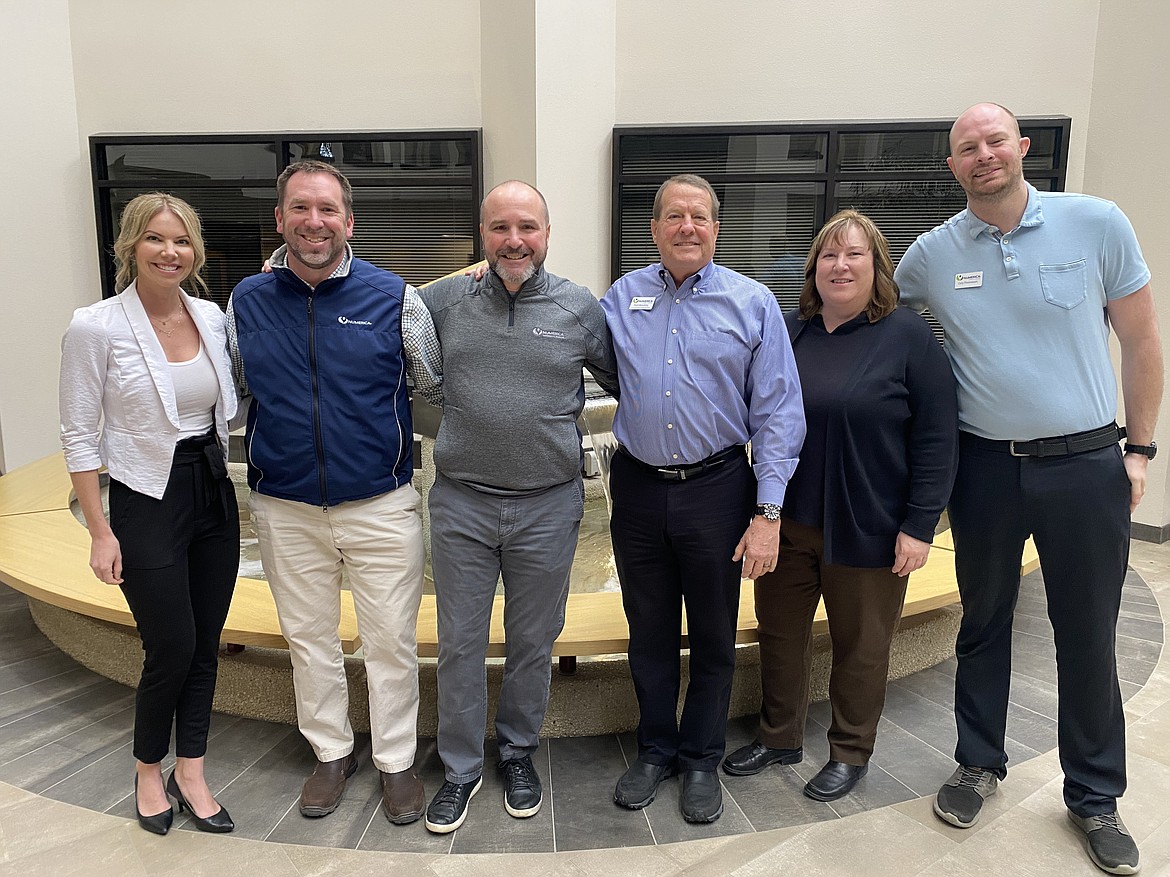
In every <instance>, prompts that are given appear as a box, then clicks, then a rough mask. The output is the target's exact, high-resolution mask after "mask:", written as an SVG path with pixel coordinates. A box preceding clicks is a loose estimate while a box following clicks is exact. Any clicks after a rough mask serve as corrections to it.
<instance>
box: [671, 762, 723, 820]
mask: <svg viewBox="0 0 1170 877" xmlns="http://www.w3.org/2000/svg"><path fill="white" fill-rule="evenodd" d="M679 804H680V806H681V809H682V816H683V819H685V820H686V821H687V822H698V823H704V822H714V821H715V820H716V819H718V818H719V817H720V816H721V815H722V813H723V787H722V786H721V785H719V777H718V776H716V775H715V771H713V770H688V771H686V772H684V773H683V775H682V799H681V801H680V802H679Z"/></svg>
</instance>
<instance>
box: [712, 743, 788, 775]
mask: <svg viewBox="0 0 1170 877" xmlns="http://www.w3.org/2000/svg"><path fill="white" fill-rule="evenodd" d="M803 760H804V749H800V748H797V749H769V748H768V747H767V746H765V745H764V744H763V743H761V742H760V741H759V740H755V741H753V742H751V743H749V744H748V745H747V746H741V747H739V749H737V750H735V751H734V752H733V753H731V754H730V755H729V756H727V757H726V758H725V759H723V772H724V773H729V774H731V775H732V776H733V777H747V776H751V775H752V774H757V773H759V772H760V771H762V770H763V769H764V768H765V767H767V766H768V765H769V764H799V763H800V762H801V761H803Z"/></svg>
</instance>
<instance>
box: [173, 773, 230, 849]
mask: <svg viewBox="0 0 1170 877" xmlns="http://www.w3.org/2000/svg"><path fill="white" fill-rule="evenodd" d="M167 794H168V795H170V796H171V797H172V798H174V799H175V800H176V801H177V802H178V803H179V812H180V813H182V812H183V811H184V810H186V811H188V812H189V813H190V814H191V821H192V822H194V823H195V827H196V828H198V829H199V830H200V831H209V832H211V833H212V834H227V832H229V831H233V830H234V829H235V827H236V824H235V823H234V822H232V817H231V816H230V815H229V814H228V812H227V810H226V809H224V808H223V807H222V806H221V807H220V808H219V810H217V811H216V812H215V813H212V814H211V815H210V816H208V817H207V818H206V819H204V818H203V817H202V816H197V815H196V814H195V811H194V810H192V809H191V805H190V804H188V803H187V799H186V798H184V797H183V792H182V791H181V790H180V789H179V783H178V781H177V780H176V779H175V772H174V771H173V770H172V771H171V775H170V776H169V777H167Z"/></svg>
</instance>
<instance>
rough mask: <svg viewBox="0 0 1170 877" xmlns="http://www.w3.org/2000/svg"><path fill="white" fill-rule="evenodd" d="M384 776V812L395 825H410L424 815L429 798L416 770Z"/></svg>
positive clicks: (410, 769)
mask: <svg viewBox="0 0 1170 877" xmlns="http://www.w3.org/2000/svg"><path fill="white" fill-rule="evenodd" d="M378 773H380V774H381V775H382V812H383V813H385V814H386V818H387V819H389V820H390V821H391V822H393V823H394V824H395V825H409V824H410V823H412V822H417V821H418V820H419V817H421V816H422V815H423V808H425V807H426V803H427V798H426V795H425V794H424V792H423V784H422V780H420V779H419V778H418V777H417V776H415V773H414V768H413V767H411V768H407V769H406V770H400V771H396V772H395V773H386V772H385V771H382V770H380V771H378Z"/></svg>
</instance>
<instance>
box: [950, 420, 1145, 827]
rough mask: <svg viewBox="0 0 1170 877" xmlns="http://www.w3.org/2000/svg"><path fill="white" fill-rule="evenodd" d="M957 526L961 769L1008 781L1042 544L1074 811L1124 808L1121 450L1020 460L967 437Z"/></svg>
mask: <svg viewBox="0 0 1170 877" xmlns="http://www.w3.org/2000/svg"><path fill="white" fill-rule="evenodd" d="M950 520H951V527H952V530H953V533H954V538H955V569H956V573H957V576H958V582H959V594H960V596H961V598H962V601H963V621H962V624H961V626H960V628H959V637H958V642H957V643H956V645H955V653H956V654H957V656H958V672H957V673H956V676H955V719H956V723H957V725H958V745H957V747H956V749H955V759H956V760H957V761H958V762H959V763H960V764H966V765H972V766H976V767H982V768H986V769H988V770H992V771H994V772H996V773H997V774H998V775H999V776H1000V777H1001V778H1002V777H1003V776H1005V775H1006V774H1007V754H1006V753H1005V751H1004V737H1005V735H1006V725H1007V704H1008V689H1009V685H1010V681H1011V662H1012V616H1013V614H1014V612H1015V606H1016V599H1017V597H1018V595H1019V586H1020V559H1021V557H1022V554H1023V547H1024V541H1025V540H1026V539H1027V537H1028V535H1029V534H1031V535H1032V537H1033V539H1034V540H1035V542H1036V549H1037V551H1038V552H1039V555H1040V566H1041V569H1042V570H1043V573H1044V589H1045V592H1046V594H1047V597H1048V617H1049V619H1050V620H1051V622H1052V632H1053V636H1054V638H1055V640H1056V667H1057V675H1058V680H1057V691H1058V696H1059V698H1060V707H1059V717H1058V739H1059V748H1060V763H1061V767H1062V768H1063V769H1064V800H1065V804H1066V805H1067V806H1068V808H1069V809H1070V810H1072V811H1073V812H1075V813H1077V814H1078V815H1081V816H1093V815H1098V814H1101V813H1104V812H1108V811H1110V810H1113V809H1115V808H1116V799H1117V797H1118V796H1120V795H1121V794H1122V793H1123V792H1124V791H1125V784H1126V780H1125V716H1124V714H1123V712H1122V704H1121V692H1120V690H1119V688H1118V684H1117V661H1116V655H1115V652H1114V637H1115V633H1116V628H1117V613H1118V611H1119V609H1120V605H1121V586H1122V582H1123V581H1124V579H1125V570H1126V565H1127V563H1128V560H1129V530H1130V526H1129V480H1128V479H1127V477H1126V474H1125V467H1124V466H1123V465H1122V462H1121V450H1120V448H1118V447H1117V446H1116V445H1111V446H1109V447H1106V448H1102V449H1100V450H1096V451H1088V452H1086V453H1082V454H1073V455H1069V456H1065V457H1046V458H1033V457H1023V458H1020V457H1012V456H1010V455H1009V454H1006V453H1003V452H1001V451H996V450H992V449H989V448H987V447H985V446H984V445H982V444H980V442H979V440H978V439H976V438H974V437H972V436H968V435H965V434H964V435H963V436H962V441H961V443H960V453H959V471H958V477H957V478H956V480H955V489H954V493H953V494H952V495H951V502H950Z"/></svg>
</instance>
